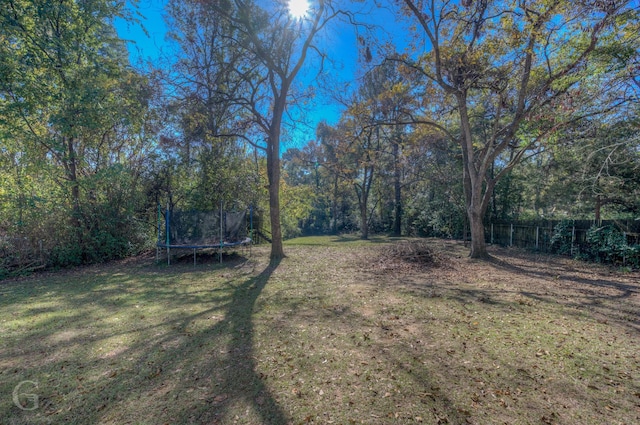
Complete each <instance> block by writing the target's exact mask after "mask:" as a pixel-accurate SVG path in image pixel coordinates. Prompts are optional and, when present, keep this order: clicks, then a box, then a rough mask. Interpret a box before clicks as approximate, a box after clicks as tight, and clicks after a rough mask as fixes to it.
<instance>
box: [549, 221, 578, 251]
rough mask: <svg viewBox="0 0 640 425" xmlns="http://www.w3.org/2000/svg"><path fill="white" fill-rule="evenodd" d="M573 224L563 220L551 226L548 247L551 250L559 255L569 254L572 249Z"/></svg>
mask: <svg viewBox="0 0 640 425" xmlns="http://www.w3.org/2000/svg"><path fill="white" fill-rule="evenodd" d="M572 228H573V226H572V224H571V222H569V221H568V220H563V221H561V222H560V223H558V224H556V226H555V227H554V228H553V236H551V241H550V247H551V252H552V253H554V254H560V255H570V254H571V253H572V251H573V230H572Z"/></svg>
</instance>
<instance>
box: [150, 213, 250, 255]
mask: <svg viewBox="0 0 640 425" xmlns="http://www.w3.org/2000/svg"><path fill="white" fill-rule="evenodd" d="M163 216H164V217H163ZM252 227H253V214H252V211H250V213H249V217H248V218H247V211H246V210H245V211H238V212H224V211H170V210H168V209H167V210H165V212H164V214H163V213H162V212H161V210H160V208H158V243H157V245H156V246H157V249H158V252H157V254H158V256H159V251H160V249H162V248H164V249H166V250H167V264H170V263H171V259H170V258H171V249H192V250H193V261H194V264H195V261H196V250H198V249H215V250H217V251H218V254H219V257H220V261H222V251H223V249H225V248H230V247H247V246H250V245H251V237H250V236H251V232H252Z"/></svg>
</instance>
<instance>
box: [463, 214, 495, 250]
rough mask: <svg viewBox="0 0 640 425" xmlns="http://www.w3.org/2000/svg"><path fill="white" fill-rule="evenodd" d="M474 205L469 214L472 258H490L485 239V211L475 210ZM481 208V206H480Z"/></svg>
mask: <svg viewBox="0 0 640 425" xmlns="http://www.w3.org/2000/svg"><path fill="white" fill-rule="evenodd" d="M473 209H477V208H474V206H470V207H469V209H468V211H467V215H468V217H469V228H470V229H471V252H470V253H469V257H470V258H479V259H487V258H490V256H489V252H488V251H487V243H486V242H485V239H484V222H483V219H482V218H483V216H484V213H483V211H473ZM480 209H481V208H480Z"/></svg>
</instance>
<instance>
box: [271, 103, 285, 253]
mask: <svg viewBox="0 0 640 425" xmlns="http://www.w3.org/2000/svg"><path fill="white" fill-rule="evenodd" d="M283 113H284V104H282V102H276V105H275V107H274V111H273V119H272V121H271V132H270V133H271V134H269V140H268V143H267V176H268V178H269V218H270V219H271V261H277V260H280V259H282V258H284V257H285V255H284V248H283V246H282V226H281V225H280V126H281V122H282V114H283Z"/></svg>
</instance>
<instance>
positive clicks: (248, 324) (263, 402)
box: [219, 260, 287, 425]
mask: <svg viewBox="0 0 640 425" xmlns="http://www.w3.org/2000/svg"><path fill="white" fill-rule="evenodd" d="M279 263H280V261H279V260H276V261H272V262H271V263H270V264H269V265H268V266H267V268H265V269H264V270H263V271H262V273H260V274H259V275H258V276H256V277H253V278H250V279H248V280H247V281H246V282H245V283H243V284H242V285H240V286H238V287H237V288H236V289H235V290H234V292H233V296H232V299H231V302H230V304H229V309H228V310H227V313H226V316H225V319H224V321H225V322H226V323H227V326H228V331H229V332H230V334H231V338H232V339H231V343H230V344H229V347H228V356H229V357H228V363H229V364H228V367H226V368H225V373H224V375H223V377H222V382H220V383H219V384H220V387H222V388H225V389H226V391H227V392H228V394H229V398H228V399H227V398H225V396H224V395H223V396H220V397H221V401H222V405H221V407H222V408H223V409H224V408H225V406H226V405H227V404H229V403H231V402H233V401H237V399H239V398H241V399H243V400H244V402H245V403H244V404H246V405H252V406H253V407H254V410H255V411H256V412H257V413H258V415H259V416H260V418H261V420H262V423H263V424H273V425H279V424H286V423H287V417H286V414H285V413H284V411H283V410H282V409H281V407H280V406H279V405H278V403H277V401H276V400H275V398H274V396H273V394H271V392H270V390H269V389H268V388H267V386H266V385H265V384H264V381H263V380H262V379H261V377H260V376H259V375H258V374H257V372H256V364H255V361H254V352H253V335H254V326H253V321H252V315H253V311H254V307H255V304H256V300H257V299H258V297H259V296H260V293H261V292H262V290H263V289H264V287H265V285H266V284H267V282H268V281H269V278H270V277H271V274H272V273H273V272H274V270H275V269H276V268H277V267H278V265H279Z"/></svg>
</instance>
